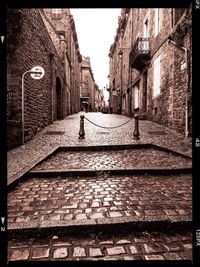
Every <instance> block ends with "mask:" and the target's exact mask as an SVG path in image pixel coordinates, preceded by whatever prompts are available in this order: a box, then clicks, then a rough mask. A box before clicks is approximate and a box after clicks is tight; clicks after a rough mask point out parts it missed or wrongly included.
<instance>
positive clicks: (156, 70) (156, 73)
mask: <svg viewBox="0 0 200 267" xmlns="http://www.w3.org/2000/svg"><path fill="white" fill-rule="evenodd" d="M159 94H160V56H159V57H157V58H156V59H155V60H154V63H153V97H156V96H158V95H159Z"/></svg>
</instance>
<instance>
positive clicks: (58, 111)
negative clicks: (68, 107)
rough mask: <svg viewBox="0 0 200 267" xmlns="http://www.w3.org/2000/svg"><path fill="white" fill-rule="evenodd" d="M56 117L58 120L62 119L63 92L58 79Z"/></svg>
mask: <svg viewBox="0 0 200 267" xmlns="http://www.w3.org/2000/svg"><path fill="white" fill-rule="evenodd" d="M56 117H57V120H61V119H62V90H61V82H60V79H59V78H58V77H57V78H56Z"/></svg>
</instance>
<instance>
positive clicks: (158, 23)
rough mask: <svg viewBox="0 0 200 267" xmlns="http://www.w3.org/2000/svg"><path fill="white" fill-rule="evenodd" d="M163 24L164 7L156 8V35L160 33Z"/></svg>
mask: <svg viewBox="0 0 200 267" xmlns="http://www.w3.org/2000/svg"><path fill="white" fill-rule="evenodd" d="M161 26H162V9H161V8H156V9H155V36H156V35H158V33H159V32H160V29H161Z"/></svg>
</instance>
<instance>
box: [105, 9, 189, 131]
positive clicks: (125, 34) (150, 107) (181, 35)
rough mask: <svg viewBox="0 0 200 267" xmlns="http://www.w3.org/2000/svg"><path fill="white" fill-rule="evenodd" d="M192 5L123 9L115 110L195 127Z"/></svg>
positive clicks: (112, 83) (113, 77)
mask: <svg viewBox="0 0 200 267" xmlns="http://www.w3.org/2000/svg"><path fill="white" fill-rule="evenodd" d="M191 34H192V33H191V7H188V8H155V9H154V8H149V9H142V8H139V9H138V8H137V9H130V8H129V9H122V11H121V17H120V18H119V25H118V28H117V34H116V37H115V40H114V43H113V44H112V45H111V48H110V53H109V57H110V73H109V77H110V79H109V88H110V105H111V107H112V108H113V112H119V113H122V114H126V115H128V116H133V115H134V114H135V113H138V114H139V116H140V118H141V119H149V120H153V121H156V122H158V123H160V124H162V125H165V126H168V127H171V128H173V129H175V130H177V131H179V132H181V133H184V134H185V135H186V136H187V135H188V134H189V133H191V129H192V116H191V114H192V108H191V94H192V93H191V92H192V90H191V68H192V52H191V40H192V36H191Z"/></svg>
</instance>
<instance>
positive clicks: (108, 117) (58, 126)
mask: <svg viewBox="0 0 200 267" xmlns="http://www.w3.org/2000/svg"><path fill="white" fill-rule="evenodd" d="M80 114H82V113H79V114H74V115H71V116H69V117H67V118H65V119H64V120H61V121H56V122H54V123H53V124H51V125H49V126H47V127H45V128H44V129H43V130H41V131H40V132H39V133H38V134H37V135H35V137H34V138H33V140H31V141H29V142H27V143H25V144H24V145H23V146H19V147H17V148H15V149H12V150H10V151H8V155H7V159H8V164H7V169H8V184H10V183H12V182H13V181H15V180H16V179H18V178H19V177H21V176H22V175H23V174H24V173H26V172H27V171H29V170H30V169H31V168H32V167H34V166H35V165H36V164H37V163H39V162H40V161H41V160H42V159H44V158H45V157H46V156H47V155H49V154H50V153H52V152H53V151H54V150H55V149H56V148H58V147H59V146H91V145H93V146H95V145H119V144H122V145H123V144H146V143H152V144H155V145H158V146H162V147H166V148H169V149H172V150H174V151H177V152H180V153H183V154H186V155H189V156H191V154H192V142H191V138H187V139H186V138H184V136H183V135H181V134H178V133H176V132H175V131H173V130H171V129H169V128H166V127H164V126H161V125H159V124H157V123H155V122H151V121H140V123H139V125H140V126H139V127H140V140H138V141H137V140H134V139H133V130H134V121H133V120H132V121H130V122H129V123H127V124H125V125H124V126H122V127H120V128H117V129H112V130H107V129H101V128H98V127H96V126H94V125H92V124H91V123H89V122H88V121H86V120H85V139H82V140H80V139H78V132H79V127H80ZM85 116H86V117H87V118H89V119H91V120H92V121H94V122H95V123H97V124H101V125H103V126H116V125H120V124H122V123H124V122H126V121H128V119H129V118H128V117H126V116H122V115H112V114H101V113H86V114H85ZM49 131H53V132H54V133H55V132H63V135H61V134H59V135H57V134H52V135H50V134H47V132H49ZM155 131H156V132H157V134H155V133H154V134H152V132H155ZM159 131H160V132H165V133H166V134H165V135H163V134H160V135H159V133H158V132H159ZM105 133H106V134H105Z"/></svg>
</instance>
